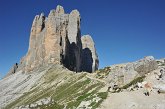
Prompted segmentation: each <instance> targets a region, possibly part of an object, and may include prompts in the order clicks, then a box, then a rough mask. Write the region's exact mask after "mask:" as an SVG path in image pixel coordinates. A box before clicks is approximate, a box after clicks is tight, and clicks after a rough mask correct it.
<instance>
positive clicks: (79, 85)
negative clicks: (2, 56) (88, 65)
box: [0, 57, 165, 109]
mask: <svg viewBox="0 0 165 109" xmlns="http://www.w3.org/2000/svg"><path fill="white" fill-rule="evenodd" d="M141 62H142V63H141ZM155 62H156V63H155ZM164 63H165V62H164V59H161V60H155V59H154V58H153V57H146V58H144V59H141V60H140V61H136V62H133V63H126V64H119V65H113V66H110V67H106V68H104V69H100V70H98V71H96V72H95V73H92V74H90V73H86V72H81V73H76V72H73V71H69V70H68V69H66V68H65V67H63V66H62V65H53V66H49V68H40V70H37V71H35V72H32V73H28V74H27V73H23V72H21V71H19V72H16V73H14V74H12V75H9V76H7V77H6V78H4V79H2V80H0V96H1V97H0V108H1V109H164V108H165V105H164V104H165V65H164ZM137 66H138V68H139V67H140V68H141V69H140V71H142V72H140V74H139V72H138V71H139V69H138V70H137V69H136V67H137ZM142 68H144V69H142ZM136 70H137V71H136ZM133 73H134V74H133ZM129 74H130V75H129ZM127 78H129V79H127ZM151 90H152V91H151ZM146 92H149V96H146V95H145V93H146ZM158 92H159V93H158Z"/></svg>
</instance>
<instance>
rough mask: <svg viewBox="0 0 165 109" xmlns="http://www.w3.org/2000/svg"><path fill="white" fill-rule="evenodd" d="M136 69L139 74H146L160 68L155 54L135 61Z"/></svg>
mask: <svg viewBox="0 0 165 109" xmlns="http://www.w3.org/2000/svg"><path fill="white" fill-rule="evenodd" d="M133 64H134V69H135V71H137V72H138V73H139V74H141V75H144V74H146V73H149V72H150V71H153V70H155V69H157V68H158V64H157V62H156V60H155V59H154V57H153V56H147V57H144V59H141V60H139V61H137V62H134V63H133Z"/></svg>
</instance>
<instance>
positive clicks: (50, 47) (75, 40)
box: [18, 6, 98, 72]
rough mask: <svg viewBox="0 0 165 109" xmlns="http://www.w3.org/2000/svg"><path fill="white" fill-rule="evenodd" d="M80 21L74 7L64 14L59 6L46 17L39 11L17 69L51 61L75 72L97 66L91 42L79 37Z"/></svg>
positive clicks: (89, 39)
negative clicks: (27, 45) (25, 51)
mask: <svg viewBox="0 0 165 109" xmlns="http://www.w3.org/2000/svg"><path fill="white" fill-rule="evenodd" d="M80 21H81V18H80V13H79V11H78V10H73V11H72V12H71V13H70V14H66V13H65V11H64V8H63V7H62V6H57V8H56V9H54V10H51V11H50V13H49V15H48V17H46V16H45V15H44V14H43V13H41V15H36V16H35V18H34V20H33V24H32V28H31V33H30V42H29V49H28V52H27V54H26V56H24V57H23V58H22V59H21V62H20V64H19V68H18V70H23V71H25V72H31V71H33V70H37V69H39V68H40V67H46V66H49V65H52V64H62V65H64V66H65V67H66V68H68V69H69V70H72V71H76V72H80V71H87V72H94V71H95V70H97V69H98V57H97V53H96V50H95V47H94V42H93V40H92V38H91V37H90V36H89V37H88V36H84V37H82V38H81V29H80ZM82 43H83V44H82ZM86 44H87V45H86ZM85 49H88V52H91V55H89V54H88V53H87V52H86V50H85Z"/></svg>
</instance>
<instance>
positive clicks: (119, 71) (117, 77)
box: [107, 56, 158, 87]
mask: <svg viewBox="0 0 165 109" xmlns="http://www.w3.org/2000/svg"><path fill="white" fill-rule="evenodd" d="M157 68H158V65H157V62H156V60H155V59H154V57H153V56H147V57H144V58H143V59H140V60H139V61H136V62H132V63H126V64H119V65H114V66H111V72H110V73H109V75H108V78H107V81H108V82H109V83H110V85H111V86H113V85H118V86H120V87H121V86H123V85H126V84H128V83H130V82H131V81H132V80H134V79H136V78H137V77H142V76H145V74H147V73H150V72H151V71H153V70H155V69H157Z"/></svg>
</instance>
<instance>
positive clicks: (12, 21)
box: [0, 0, 165, 77]
mask: <svg viewBox="0 0 165 109" xmlns="http://www.w3.org/2000/svg"><path fill="white" fill-rule="evenodd" d="M58 4H59V5H62V6H63V7H64V8H65V11H66V12H67V13H69V12H70V11H71V10H73V9H78V10H79V11H80V13H81V18H82V22H81V31H82V34H90V35H91V36H92V37H93V39H94V41H95V44H96V48H97V51H98V55H99V59H100V68H102V67H104V66H108V65H112V64H117V63H124V62H130V61H135V60H138V59H140V58H142V57H144V56H148V55H153V56H154V57H155V58H163V57H165V0H95V1H94V0H26V1H25V0H1V2H0V76H1V77H2V76H4V75H5V74H6V73H7V72H8V71H9V69H10V67H11V66H12V65H13V64H14V63H16V62H19V60H20V58H21V57H23V56H24V55H25V54H26V52H27V50H28V44H29V35H30V28H31V25H32V21H33V18H34V16H35V15H36V14H40V13H41V12H44V13H45V14H46V15H48V13H49V11H50V10H51V9H54V8H56V6H57V5H58Z"/></svg>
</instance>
